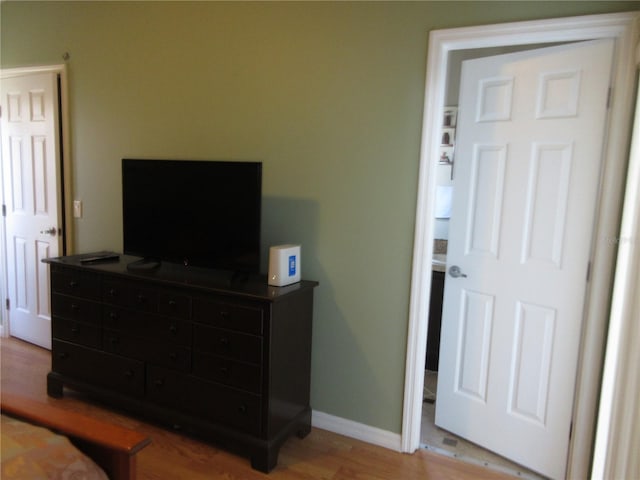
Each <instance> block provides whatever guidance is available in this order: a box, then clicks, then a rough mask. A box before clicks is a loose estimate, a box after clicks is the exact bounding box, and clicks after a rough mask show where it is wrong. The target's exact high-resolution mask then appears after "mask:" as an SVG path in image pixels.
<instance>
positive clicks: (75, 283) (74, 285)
mask: <svg viewBox="0 0 640 480" xmlns="http://www.w3.org/2000/svg"><path fill="white" fill-rule="evenodd" d="M77 286H78V282H76V281H75V280H71V281H70V282H69V287H70V288H76V287H77Z"/></svg>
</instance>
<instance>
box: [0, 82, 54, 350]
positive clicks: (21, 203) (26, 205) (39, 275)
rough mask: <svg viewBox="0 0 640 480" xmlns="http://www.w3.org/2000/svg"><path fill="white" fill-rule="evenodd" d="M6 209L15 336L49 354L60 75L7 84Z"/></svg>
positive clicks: (3, 100)
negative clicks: (47, 261)
mask: <svg viewBox="0 0 640 480" xmlns="http://www.w3.org/2000/svg"><path fill="white" fill-rule="evenodd" d="M0 92H1V105H2V124H1V125H2V169H3V172H2V173H3V175H2V176H3V181H4V185H3V202H4V205H5V209H6V216H5V219H4V220H5V237H6V238H5V242H6V252H7V265H6V268H7V287H8V288H7V292H8V299H9V302H10V310H9V329H10V333H11V335H13V336H16V337H18V338H22V339H24V340H27V341H29V342H32V343H35V344H37V345H40V346H43V347H45V348H50V347H51V312H50V296H49V276H48V267H47V265H45V264H43V263H42V261H41V260H42V259H43V258H47V257H52V256H57V255H58V252H59V251H60V248H61V238H62V237H61V235H60V228H61V226H62V221H61V205H60V204H59V195H58V191H59V185H60V180H59V179H60V172H59V169H60V151H59V137H58V135H59V116H58V86H57V76H56V74H55V73H38V74H30V75H21V76H15V77H7V78H2V80H1V83H0Z"/></svg>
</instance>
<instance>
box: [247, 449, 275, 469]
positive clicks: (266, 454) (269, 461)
mask: <svg viewBox="0 0 640 480" xmlns="http://www.w3.org/2000/svg"><path fill="white" fill-rule="evenodd" d="M279 452H280V448H276V447H271V448H267V449H266V450H264V451H263V452H261V453H259V454H254V455H253V456H252V457H251V468H253V469H254V470H258V471H260V472H264V473H269V472H270V471H271V470H273V469H274V468H275V467H276V465H277V464H278V453H279Z"/></svg>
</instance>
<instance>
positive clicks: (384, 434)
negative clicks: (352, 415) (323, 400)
mask: <svg viewBox="0 0 640 480" xmlns="http://www.w3.org/2000/svg"><path fill="white" fill-rule="evenodd" d="M311 425H313V426H314V427H317V428H321V429H323V430H329V431H330V432H334V433H338V434H340V435H345V436H347V437H351V438H355V439H358V440H362V441H363V442H367V443H371V444H373V445H378V446H380V447H384V448H388V449H390V450H395V451H396V452H400V451H401V443H402V437H401V435H400V434H399V433H393V432H389V431H387V430H382V429H381V428H377V427H371V426H369V425H365V424H364V423H358V422H354V421H353V420H347V419H346V418H341V417H336V416H334V415H329V414H328V413H324V412H318V411H316V410H313V411H312V412H311Z"/></svg>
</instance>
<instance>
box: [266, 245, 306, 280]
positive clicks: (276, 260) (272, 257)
mask: <svg viewBox="0 0 640 480" xmlns="http://www.w3.org/2000/svg"><path fill="white" fill-rule="evenodd" d="M299 281H300V245H276V246H273V247H270V248H269V277H268V280H267V283H268V284H269V285H273V286H275V287H283V286H285V285H290V284H292V283H296V282H299Z"/></svg>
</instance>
